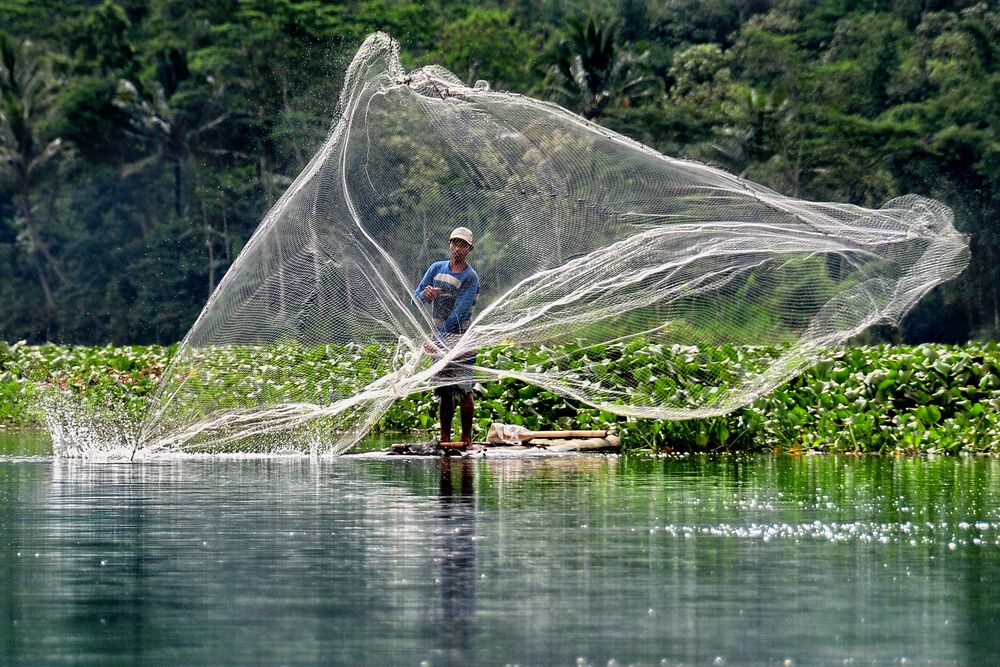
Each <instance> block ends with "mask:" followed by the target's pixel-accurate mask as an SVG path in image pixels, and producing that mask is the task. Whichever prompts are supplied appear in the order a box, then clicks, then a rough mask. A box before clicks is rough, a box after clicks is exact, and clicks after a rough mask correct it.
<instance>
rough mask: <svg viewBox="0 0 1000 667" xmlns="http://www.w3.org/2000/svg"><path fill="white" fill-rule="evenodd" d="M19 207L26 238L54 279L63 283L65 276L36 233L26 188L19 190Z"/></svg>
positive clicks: (36, 229)
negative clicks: (26, 233)
mask: <svg viewBox="0 0 1000 667" xmlns="http://www.w3.org/2000/svg"><path fill="white" fill-rule="evenodd" d="M21 206H22V208H23V209H24V223H25V226H26V227H27V229H28V238H29V239H31V243H32V245H34V246H35V250H37V251H38V252H39V253H40V254H41V255H42V257H43V258H44V259H45V262H46V264H47V265H48V267H49V268H50V269H52V272H53V273H54V274H56V278H58V279H59V282H60V283H65V282H66V275H65V274H64V273H63V272H62V270H61V269H60V268H59V265H58V263H56V259H55V257H53V256H52V252H51V251H50V250H49V246H48V245H46V243H45V241H44V240H43V239H42V235H41V234H40V233H39V231H38V225H37V224H36V222H35V214H34V212H33V211H32V210H31V193H30V192H29V190H28V188H26V187H22V188H21Z"/></svg>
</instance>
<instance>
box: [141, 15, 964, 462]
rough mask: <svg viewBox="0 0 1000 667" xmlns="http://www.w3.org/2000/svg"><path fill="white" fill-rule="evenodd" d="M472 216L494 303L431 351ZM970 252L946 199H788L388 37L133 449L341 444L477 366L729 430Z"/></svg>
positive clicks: (175, 368)
mask: <svg viewBox="0 0 1000 667" xmlns="http://www.w3.org/2000/svg"><path fill="white" fill-rule="evenodd" d="M459 225H462V226H466V227H469V228H470V229H471V230H472V231H473V232H474V233H475V235H476V245H475V249H474V251H473V253H472V254H471V255H470V257H469V262H470V264H471V265H472V266H473V267H474V268H475V269H476V271H477V272H478V274H479V277H480V280H481V296H480V299H479V306H478V309H477V311H476V313H475V316H474V320H473V322H472V325H471V327H470V328H469V329H468V331H467V332H466V333H465V334H464V335H462V336H461V337H459V338H457V339H453V340H450V341H448V344H447V345H446V346H444V347H442V348H440V349H439V352H438V353H437V354H428V353H427V352H426V351H425V345H426V344H428V343H429V342H432V341H433V340H434V333H435V327H434V325H433V323H432V319H431V317H432V314H431V312H430V310H429V308H428V307H427V306H424V305H420V304H416V303H414V301H413V299H412V298H411V297H412V294H413V291H414V288H415V287H416V286H417V284H418V282H419V281H420V279H421V277H422V276H423V273H424V271H425V270H426V269H427V267H428V265H430V264H431V263H432V262H434V261H437V260H441V259H447V257H448V248H447V241H448V234H449V232H450V231H451V230H452V229H453V228H455V227H456V226H459ZM967 258H968V254H967V241H966V239H965V238H964V237H963V236H962V235H960V234H958V233H956V231H955V229H954V227H953V224H952V214H951V211H950V210H949V209H948V208H947V207H945V206H943V205H942V204H940V203H938V202H936V201H932V200H929V199H925V198H923V197H917V196H905V197H900V198H898V199H894V200H892V201H890V202H888V203H887V204H885V206H883V207H882V208H880V209H878V210H871V209H865V208H860V207H857V206H852V205H843V204H830V203H814V202H807V201H800V200H796V199H792V198H789V197H786V196H783V195H780V194H778V193H776V192H773V191H771V190H768V189H767V188H764V187H761V186H759V185H755V184H754V183H751V182H748V181H746V180H743V179H740V178H737V177H735V176H732V175H731V174H728V173H725V172H723V171H720V170H718V169H714V168H711V167H708V166H705V165H703V164H697V163H694V162H689V161H685V160H678V159H673V158H669V157H666V156H664V155H661V154H659V153H657V152H655V151H653V150H651V149H649V148H647V147H646V146H643V145H641V144H638V143H636V142H634V141H631V140H629V139H627V138H626V137H623V136H620V135H617V134H615V133H613V132H610V131H608V130H606V129H604V128H602V127H599V126H597V125H594V124H592V123H589V122H587V121H585V120H584V119H582V118H581V117H579V116H576V115H574V114H572V113H570V112H568V111H566V110H565V109H562V108H560V107H558V106H555V105H552V104H548V103H545V102H540V101H538V100H534V99H531V98H528V97H523V96H519V95H513V94H509V93H502V92H495V91H491V90H490V89H489V87H488V85H486V84H485V83H483V82H480V83H477V85H476V86H475V87H471V88H470V87H467V86H465V85H463V83H462V82H461V81H460V80H459V79H458V78H456V77H455V76H454V75H453V74H451V73H450V72H448V71H447V70H445V69H443V68H441V67H437V66H429V67H424V68H422V69H419V70H417V71H413V72H410V73H407V72H405V71H404V70H403V69H402V67H401V66H400V63H399V59H398V47H397V45H396V43H395V42H393V41H392V40H391V39H389V38H388V37H387V36H385V35H382V34H376V35H372V36H371V37H369V38H368V39H367V40H366V41H365V43H364V45H363V46H362V47H361V49H360V51H359V52H358V54H357V56H356V57H355V59H354V61H353V62H352V64H351V66H350V69H349V70H348V72H347V77H346V81H345V84H344V88H343V93H342V97H341V100H340V103H339V106H338V110H337V112H336V116H335V119H334V123H333V129H332V130H331V132H330V134H329V136H328V138H327V140H326V142H325V143H324V144H323V146H322V148H321V149H320V150H319V152H318V153H317V154H316V156H315V157H314V158H313V159H312V161H311V162H310V163H309V164H308V166H306V168H305V169H304V170H303V171H302V173H301V174H300V175H299V176H298V178H297V179H296V180H295V182H294V183H293V184H292V185H291V187H289V189H288V191H287V192H286V193H285V194H284V195H283V196H282V197H281V199H280V200H279V201H278V202H277V204H275V206H274V207H273V209H272V210H271V211H270V212H269V213H268V214H267V216H266V217H265V218H264V220H263V222H261V224H260V227H259V228H258V229H257V231H256V232H255V234H254V235H253V237H252V238H251V239H250V241H249V242H248V244H247V246H246V248H245V249H244V250H243V252H242V254H241V255H240V256H239V258H238V259H237V260H236V262H235V263H234V264H233V266H232V267H231V268H230V270H229V272H228V273H227V274H226V276H225V279H224V280H223V281H222V282H221V284H220V285H219V287H218V289H217V290H216V291H215V293H214V294H213V295H212V296H211V298H210V299H209V301H208V303H207V304H206V306H205V308H204V310H203V311H202V313H201V315H200V316H199V318H198V320H197V321H196V323H195V324H194V326H193V327H192V329H191V331H190V332H189V333H188V335H187V337H186V338H185V339H184V341H183V343H182V344H181V346H180V348H179V349H178V351H177V354H176V356H175V357H174V359H173V361H172V364H171V365H170V367H169V368H168V370H167V371H166V373H165V374H164V376H163V378H162V382H161V385H160V387H159V391H158V394H157V396H156V399H155V401H154V402H153V404H152V408H151V415H150V417H149V418H148V420H147V421H146V423H144V424H143V425H142V429H141V435H140V438H139V441H138V444H137V452H138V454H140V455H143V454H150V453H153V452H156V451H161V450H167V451H219V450H222V449H225V448H226V447H234V446H235V447H239V448H243V449H245V448H250V449H253V448H257V449H267V450H269V451H273V448H274V447H276V446H284V447H303V446H311V447H313V448H314V449H315V447H316V446H317V444H316V443H320V445H319V446H320V448H321V451H323V452H328V453H339V452H343V451H345V450H347V449H348V448H350V447H351V446H352V445H353V444H354V443H356V442H357V441H358V440H359V439H360V438H361V437H363V436H364V435H365V434H366V433H367V432H368V430H369V429H370V428H371V427H372V426H373V425H374V424H375V423H377V422H378V420H379V419H380V418H381V417H382V416H383V415H384V414H385V412H386V410H387V409H388V408H389V407H390V406H391V404H392V403H393V402H394V401H396V400H397V399H399V398H400V397H403V396H407V395H408V394H412V393H414V392H425V391H428V390H431V389H432V388H434V387H435V386H437V385H438V384H441V383H442V382H445V380H442V379H441V378H440V377H439V373H440V371H441V370H442V369H443V368H444V367H445V366H446V365H447V364H449V363H453V362H455V361H456V360H462V359H465V358H468V357H469V355H470V354H477V356H476V362H475V365H474V368H473V370H474V373H475V379H476V380H477V381H478V382H481V383H484V384H485V383H487V382H490V381H495V380H498V379H501V378H513V379H516V380H519V381H523V382H524V383H528V384H531V385H537V386H540V387H543V388H545V389H547V390H550V391H552V392H556V393H558V394H560V395H563V396H566V397H569V398H571V399H575V400H577V401H580V402H582V403H586V404H589V405H594V406H599V407H601V408H603V409H605V410H608V411H610V412H612V413H615V414H619V415H628V416H633V417H648V418H655V419H688V418H693V417H703V416H708V415H717V414H721V413H725V412H727V411H730V410H733V409H734V408H737V407H739V406H742V405H745V404H747V403H748V402H750V401H752V400H753V399H754V398H755V397H757V396H759V395H761V394H762V393H765V392H768V391H770V390H772V389H773V388H774V387H776V386H777V385H778V384H780V383H782V382H784V381H786V380H787V379H789V378H790V377H792V376H793V375H794V374H796V373H797V372H800V371H801V370H802V369H803V368H805V367H807V366H809V365H811V364H813V363H815V361H816V360H817V358H818V356H819V355H820V354H821V353H823V351H824V350H828V349H829V348H830V346H833V345H836V344H839V343H842V342H843V341H845V340H846V339H848V338H849V337H851V336H853V335H855V334H857V333H859V332H861V331H862V330H864V329H865V328H866V327H869V326H870V325H872V324H875V323H897V322H898V321H899V320H900V318H901V317H902V316H903V315H904V314H905V313H906V312H907V311H908V310H909V309H910V308H911V307H912V306H913V305H914V304H915V303H916V302H917V301H918V300H919V299H920V298H921V297H922V296H923V295H924V294H925V293H926V292H927V291H928V290H930V289H931V288H932V287H934V286H935V285H937V284H939V283H941V282H942V281H945V280H948V279H950V278H952V277H954V276H955V275H957V274H958V273H959V272H961V271H962V269H963V268H964V267H965V265H966V263H967V261H968V259H967ZM509 407H511V408H513V409H515V410H516V409H517V406H509ZM304 443H312V444H311V445H306V444H304Z"/></svg>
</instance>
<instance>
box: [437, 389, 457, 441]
mask: <svg viewBox="0 0 1000 667" xmlns="http://www.w3.org/2000/svg"><path fill="white" fill-rule="evenodd" d="M440 398H441V412H440V415H441V440H440V442H451V421H452V420H453V419H454V418H455V399H454V398H453V397H452V395H451V394H443V395H442V396H441V397H440Z"/></svg>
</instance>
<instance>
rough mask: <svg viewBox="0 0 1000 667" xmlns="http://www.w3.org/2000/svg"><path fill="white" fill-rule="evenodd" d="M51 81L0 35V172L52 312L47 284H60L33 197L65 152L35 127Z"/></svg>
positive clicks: (41, 65) (35, 51)
mask: <svg viewBox="0 0 1000 667" xmlns="http://www.w3.org/2000/svg"><path fill="white" fill-rule="evenodd" d="M53 90H54V80H53V78H52V72H51V69H50V65H49V62H48V60H47V58H46V53H45V51H44V50H43V49H42V48H41V47H40V46H38V45H36V44H34V43H33V42H31V41H29V40H22V41H21V42H20V43H15V42H14V41H13V40H12V39H10V38H9V37H8V36H7V35H4V34H2V33H0V105H2V106H0V170H2V173H3V176H4V177H5V178H6V179H7V180H8V181H9V183H10V184H11V186H12V188H13V190H14V191H15V192H16V193H17V203H18V207H19V210H20V213H21V218H20V220H19V223H20V224H22V225H23V227H24V243H25V245H26V246H27V248H28V251H29V252H30V253H31V254H33V255H34V257H35V271H36V273H37V276H38V281H39V284H40V285H41V287H42V290H43V291H44V293H45V302H46V305H47V306H48V308H49V310H53V309H54V308H55V299H54V297H53V290H52V278H53V277H54V278H55V279H56V280H58V281H59V282H62V283H65V282H66V276H65V274H64V273H63V271H62V269H61V268H60V266H59V262H58V261H57V260H56V258H55V256H54V255H53V252H52V250H51V248H50V247H49V242H48V240H47V239H46V234H44V233H43V225H44V222H43V221H42V220H41V219H40V218H39V216H38V215H37V214H36V211H35V201H34V199H35V195H36V193H37V191H38V189H39V188H40V186H41V185H42V184H43V183H44V181H45V179H46V178H47V177H48V176H49V175H50V174H51V173H52V171H53V169H54V167H55V165H56V163H57V161H58V159H59V158H60V157H63V156H65V155H66V154H67V152H68V145H67V144H66V143H64V142H63V140H62V138H60V137H54V138H44V137H43V136H42V130H41V125H42V122H43V120H44V118H45V115H46V112H47V111H48V109H49V107H50V104H51V102H52V97H53Z"/></svg>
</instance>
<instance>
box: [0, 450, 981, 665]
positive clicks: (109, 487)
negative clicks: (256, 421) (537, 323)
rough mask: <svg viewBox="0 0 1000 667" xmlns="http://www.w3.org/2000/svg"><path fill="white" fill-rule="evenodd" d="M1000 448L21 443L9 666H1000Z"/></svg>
mask: <svg viewBox="0 0 1000 667" xmlns="http://www.w3.org/2000/svg"><path fill="white" fill-rule="evenodd" d="M998 575H1000V461H997V460H992V459H932V460H926V459H884V458H857V457H836V456H823V457H792V456H754V457H737V456H728V457H703V456H694V457H683V458H664V459H657V458H631V457H629V458H624V457H600V456H572V457H569V456H566V457H547V458H532V459H505V460H491V459H489V458H487V459H486V460H483V459H482V458H472V459H457V460H456V459H452V460H447V459H445V460H440V459H406V458H384V459H364V458H354V457H345V458H341V459H338V460H328V461H310V460H309V459H258V460H254V459H242V460H238V459H236V460H234V459H205V460H183V461H164V462H162V463H160V462H155V463H143V464H141V465H138V464H137V465H130V464H96V463H86V462H82V461H73V460H54V459H52V458H51V457H46V456H9V455H8V456H6V457H0V664H3V665H37V664H74V665H78V664H122V665H128V664H136V665H139V664H142V665H177V664H192V665H193V664H233V665H235V664H292V665H296V664H331V665H367V664H371V665H414V666H417V665H428V666H431V667H433V666H437V665H499V666H502V665H515V664H516V665H570V666H576V665H593V666H601V667H605V666H607V665H617V666H622V667H624V666H625V665H653V666H659V665H678V664H686V665H722V664H725V665H759V664H775V665H793V664H794V665H813V664H830V665H843V664H848V665H871V664H886V665H894V664H909V665H917V664H935V665H937V664H956V665H980V664H995V663H996V660H997V656H998V655H1000V576H998Z"/></svg>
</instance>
